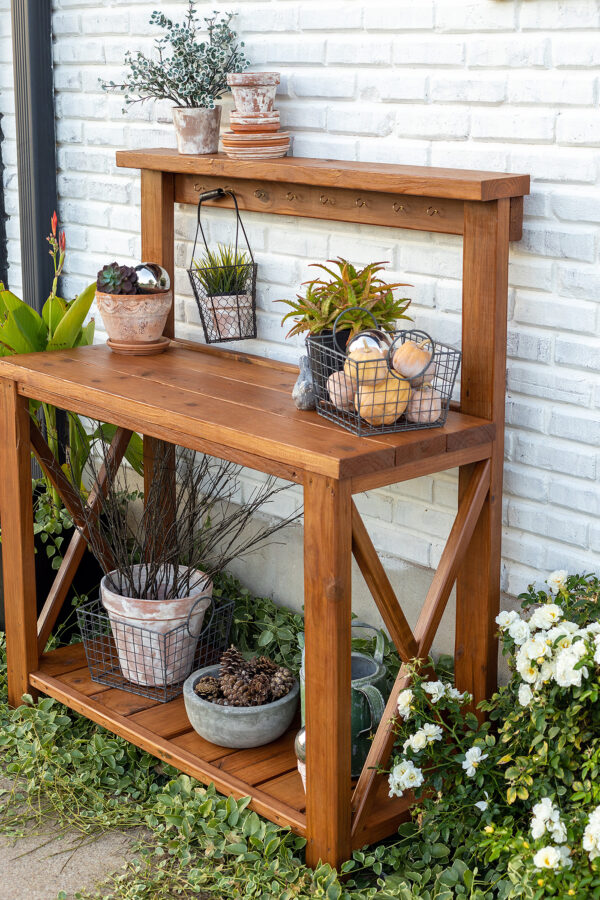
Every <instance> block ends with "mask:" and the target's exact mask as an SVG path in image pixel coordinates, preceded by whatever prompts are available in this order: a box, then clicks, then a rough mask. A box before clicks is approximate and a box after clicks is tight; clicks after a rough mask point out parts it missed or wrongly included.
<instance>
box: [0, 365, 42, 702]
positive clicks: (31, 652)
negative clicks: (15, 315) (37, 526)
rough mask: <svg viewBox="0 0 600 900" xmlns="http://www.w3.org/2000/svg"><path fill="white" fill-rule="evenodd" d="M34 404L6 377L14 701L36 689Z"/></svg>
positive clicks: (5, 481)
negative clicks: (31, 409) (31, 432)
mask: <svg viewBox="0 0 600 900" xmlns="http://www.w3.org/2000/svg"><path fill="white" fill-rule="evenodd" d="M30 421H31V419H30V416H29V404H28V402H27V400H26V399H25V398H24V397H20V396H19V395H18V393H17V385H16V383H15V382H14V381H7V380H6V379H4V378H2V379H0V473H1V474H0V516H1V527H2V566H3V572H4V615H5V630H6V657H7V667H8V672H7V674H8V702H9V703H10V705H11V706H18V705H19V704H20V702H21V697H22V696H23V694H27V693H31V683H30V680H29V673H30V672H31V671H33V670H34V669H36V668H37V664H38V645H37V630H36V613H37V611H36V586H35V566H34V556H33V552H34V549H33V504H32V497H31V449H30V445H29V423H30Z"/></svg>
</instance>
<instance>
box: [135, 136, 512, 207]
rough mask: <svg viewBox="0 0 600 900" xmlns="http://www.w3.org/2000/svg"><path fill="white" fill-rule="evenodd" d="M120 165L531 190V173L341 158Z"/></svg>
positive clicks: (376, 185)
mask: <svg viewBox="0 0 600 900" xmlns="http://www.w3.org/2000/svg"><path fill="white" fill-rule="evenodd" d="M117 165H118V166H122V167H124V168H129V169H153V170H155V171H160V172H175V173H181V174H183V175H218V176H222V177H223V178H249V179H262V180H266V181H278V182H286V183H288V184H304V185H318V186H319V187H337V188H359V189H360V190H362V191H368V190H371V191H385V192H386V193H388V194H408V195H412V196H418V197H440V198H446V199H455V200H498V199H500V198H502V197H521V196H523V195H524V194H528V193H529V175H516V174H511V173H506V172H479V171H473V170H470V169H442V168H434V167H430V166H402V165H392V164H389V163H371V162H352V161H346V160H339V159H310V158H304V157H298V156H285V157H283V158H282V159H269V160H235V159H229V157H227V156H226V155H225V154H224V153H215V154H206V155H203V156H182V155H181V154H179V153H178V152H177V151H176V150H170V149H165V148H160V147H159V148H152V149H148V150H119V151H118V152H117Z"/></svg>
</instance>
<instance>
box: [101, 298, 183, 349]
mask: <svg viewBox="0 0 600 900" xmlns="http://www.w3.org/2000/svg"><path fill="white" fill-rule="evenodd" d="M172 301H173V293H172V291H162V292H161V293H159V294H104V293H102V291H96V303H97V304H98V310H99V312H100V315H101V316H102V321H103V322H104V327H105V329H106V332H107V334H108V336H109V338H110V339H111V340H112V341H117V342H121V343H128V344H149V343H152V342H155V341H158V339H159V338H160V337H161V335H162V333H163V330H164V327H165V324H166V322H167V316H168V315H169V311H170V309H171V303H172Z"/></svg>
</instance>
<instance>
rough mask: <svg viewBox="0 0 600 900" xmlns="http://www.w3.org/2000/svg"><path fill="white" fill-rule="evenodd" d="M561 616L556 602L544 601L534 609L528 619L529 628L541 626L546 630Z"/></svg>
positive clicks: (561, 613)
mask: <svg viewBox="0 0 600 900" xmlns="http://www.w3.org/2000/svg"><path fill="white" fill-rule="evenodd" d="M562 617H563V611H562V609H561V608H560V606H558V605H557V604H556V603H546V604H545V605H544V606H538V608H537V609H536V610H534V612H533V615H532V616H531V618H530V620H529V625H530V626H531V628H541V629H543V630H544V631H547V630H548V628H552V626H553V625H556V623H557V622H558V621H560V619H562Z"/></svg>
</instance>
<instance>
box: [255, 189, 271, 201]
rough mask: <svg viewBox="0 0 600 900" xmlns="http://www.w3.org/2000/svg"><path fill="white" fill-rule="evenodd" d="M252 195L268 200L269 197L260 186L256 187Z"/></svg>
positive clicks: (258, 198)
mask: <svg viewBox="0 0 600 900" xmlns="http://www.w3.org/2000/svg"><path fill="white" fill-rule="evenodd" d="M254 196H255V197H256V199H257V200H268V199H269V195H268V194H267V192H266V191H263V190H261V189H260V188H258V189H257V190H255V191H254Z"/></svg>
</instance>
